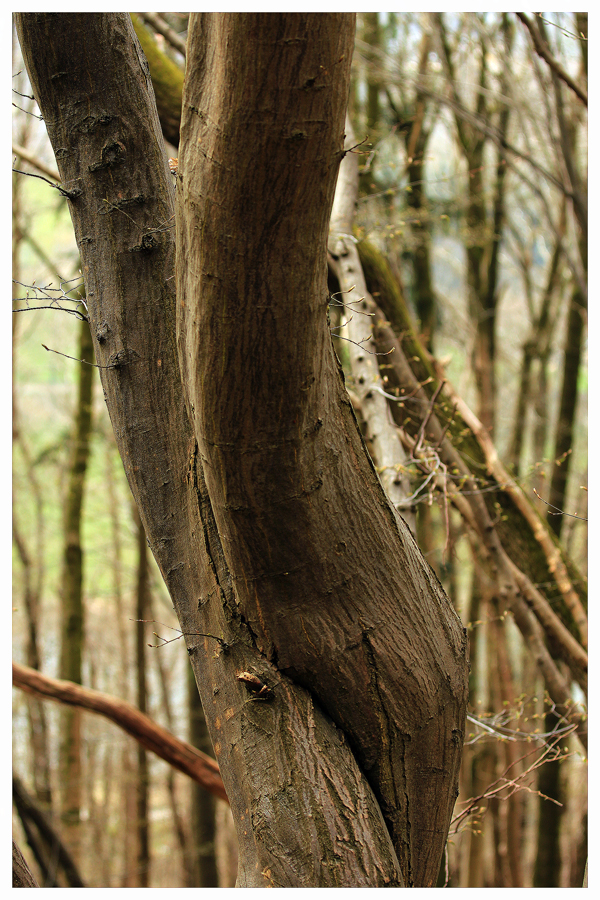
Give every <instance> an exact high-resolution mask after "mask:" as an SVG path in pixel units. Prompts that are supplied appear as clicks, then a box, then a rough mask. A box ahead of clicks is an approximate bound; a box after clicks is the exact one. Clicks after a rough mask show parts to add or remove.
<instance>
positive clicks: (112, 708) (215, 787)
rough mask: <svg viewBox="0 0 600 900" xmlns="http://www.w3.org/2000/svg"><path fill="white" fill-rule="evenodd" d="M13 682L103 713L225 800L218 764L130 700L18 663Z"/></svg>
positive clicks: (35, 691) (52, 697)
mask: <svg viewBox="0 0 600 900" xmlns="http://www.w3.org/2000/svg"><path fill="white" fill-rule="evenodd" d="M13 685H14V686H15V687H18V688H21V690H23V691H25V692H26V693H28V694H34V695H37V696H39V697H45V698H47V699H48V700H55V701H57V702H59V703H66V704H67V705H69V706H76V707H79V708H80V709H86V710H88V711H89V712H95V713H98V714H99V715H101V716H105V717H106V718H107V719H110V720H111V722H114V723H115V724H116V725H118V726H119V728H122V729H123V731H126V732H127V734H130V735H131V736H132V737H133V738H135V740H136V741H138V742H139V743H140V744H142V746H144V747H146V749H147V750H151V751H152V752H153V753H156V755H157V756H160V758H161V759H164V760H165V761H166V762H168V763H169V765H171V766H173V767H174V768H176V769H179V771H180V772H183V773H184V774H185V775H188V776H189V777H190V778H192V779H193V780H194V781H196V782H197V783H198V784H200V785H202V787H203V788H206V790H207V791H210V793H211V794H214V795H215V796H216V797H219V799H221V800H224V801H225V802H226V803H228V802H229V801H228V798H227V794H226V793H225V788H224V787H223V782H222V781H221V776H220V774H219V766H218V764H217V763H216V762H215V760H214V759H211V758H210V756H207V755H206V754H205V753H202V752H201V751H200V750H196V748H195V747H192V746H191V744H188V743H187V742H186V741H182V740H180V739H179V738H176V737H175V736H174V735H172V734H171V733H170V732H169V731H167V729H166V728H163V727H162V725H159V724H158V723H157V722H153V721H152V719H151V718H150V717H149V716H146V715H144V714H143V713H141V712H140V711H139V709H137V708H136V707H135V706H133V705H132V704H131V703H127V702H126V701H125V700H121V699H119V698H118V697H111V696H110V695H109V694H103V693H101V692H100V691H94V690H92V689H91V688H85V687H82V686H81V685H79V684H74V683H73V682H71V681H59V680H58V679H56V678H50V677H49V676H48V675H42V673H41V672H37V671H36V670H35V669H30V668H29V667H28V666H21V665H19V664H18V663H13Z"/></svg>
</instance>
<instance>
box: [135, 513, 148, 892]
mask: <svg viewBox="0 0 600 900" xmlns="http://www.w3.org/2000/svg"><path fill="white" fill-rule="evenodd" d="M134 520H135V526H136V531H137V551H138V566H137V586H136V587H137V590H136V604H135V618H136V647H135V671H136V687H137V690H136V695H137V705H138V709H139V711H140V712H141V713H142V715H145V714H146V709H147V706H146V696H147V687H146V623H145V619H146V617H147V614H148V610H149V609H150V597H149V579H148V545H147V543H146V532H145V531H144V526H143V525H142V523H141V521H140V517H139V515H138V511H137V509H136V510H135V511H134ZM137 770H138V773H137V775H138V777H137V823H136V824H137V827H136V831H137V871H138V879H139V881H138V886H139V887H149V886H150V817H149V808H148V807H149V799H150V771H149V766H148V756H147V754H146V751H145V749H144V747H143V745H142V744H138V747H137Z"/></svg>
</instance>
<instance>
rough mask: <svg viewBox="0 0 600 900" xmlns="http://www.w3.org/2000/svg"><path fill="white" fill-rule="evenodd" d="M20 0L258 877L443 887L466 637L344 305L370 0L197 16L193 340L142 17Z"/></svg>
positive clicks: (140, 473)
mask: <svg viewBox="0 0 600 900" xmlns="http://www.w3.org/2000/svg"><path fill="white" fill-rule="evenodd" d="M16 18H17V27H18V30H19V37H20V40H21V44H22V47H23V54H24V57H25V59H26V64H27V67H28V70H29V73H30V78H31V81H32V85H33V89H34V92H35V95H36V98H37V99H38V101H39V103H40V106H41V109H42V111H43V113H44V117H45V119H46V123H47V127H48V132H49V134H50V138H51V140H52V143H53V146H54V148H55V152H56V155H57V157H58V163H59V166H60V168H61V178H62V182H63V185H64V186H65V187H66V188H67V189H68V190H70V192H71V212H72V217H73V221H74V224H75V230H76V235H77V239H78V243H79V245H80V247H81V253H82V263H83V271H84V273H85V276H86V282H87V289H88V290H87V296H88V305H89V310H90V320H91V326H92V333H93V334H94V335H95V338H96V353H97V358H98V360H99V362H100V363H101V364H102V365H103V366H107V368H104V369H102V370H101V374H102V380H103V386H104V391H105V396H106V400H107V404H108V408H109V412H110V415H111V419H112V423H113V427H114V430H115V435H116V439H117V442H118V445H119V449H120V452H121V456H122V458H123V461H124V464H125V469H126V472H127V475H128V478H129V481H130V485H131V487H132V491H133V493H134V496H135V499H136V502H137V504H138V508H139V510H140V514H141V517H142V521H143V523H144V527H145V530H146V534H147V536H148V540H149V543H150V546H151V549H152V551H153V553H154V555H155V557H156V559H157V561H158V564H159V566H160V568H161V571H162V574H163V577H164V578H165V582H166V584H167V586H168V588H169V590H170V593H171V597H172V598H173V602H174V605H175V608H176V610H177V613H178V615H179V619H180V622H181V625H182V630H183V631H184V632H185V633H186V637H187V643H188V652H189V654H190V658H191V662H192V666H193V668H194V672H195V675H196V681H197V684H198V687H199V691H200V695H201V698H202V702H203V706H204V709H205V713H206V717H207V722H208V725H209V729H210V732H211V738H212V741H213V746H214V748H215V753H216V754H217V758H218V760H219V764H220V768H221V772H222V775H223V780H224V783H225V786H226V789H227V793H228V795H229V797H230V799H231V806H232V811H233V814H234V819H235V821H236V827H237V833H238V841H239V847H240V863H239V876H238V885H240V886H244V887H264V886H271V885H272V886H290V887H291V886H321V887H327V886H345V887H349V886H353V887H361V886H363V887H377V886H394V885H401V884H403V883H406V884H415V885H426V884H433V883H435V879H436V876H437V871H438V868H439V863H440V858H441V853H442V850H443V847H444V844H445V840H446V834H447V829H448V824H449V819H450V813H451V810H452V807H453V804H454V799H455V788H456V783H457V773H458V766H459V763H460V755H461V747H462V740H463V734H464V718H465V711H466V682H467V660H466V637H465V635H464V632H463V630H462V628H461V626H460V623H459V621H458V619H457V617H456V616H455V614H454V612H453V610H452V608H451V606H450V604H449V602H448V600H447V598H446V597H445V595H444V593H443V591H442V589H441V587H440V586H439V584H438V582H437V580H436V579H435V576H434V575H433V573H432V572H431V570H430V569H429V567H428V566H427V564H426V563H425V562H424V560H423V558H422V556H421V555H420V553H419V551H418V549H417V547H416V545H415V544H414V541H413V540H412V538H411V536H410V534H409V533H408V529H407V528H406V526H404V525H403V523H402V522H401V520H400V519H399V517H398V516H397V515H396V514H395V511H394V510H393V509H392V508H391V507H390V505H389V503H388V501H387V500H386V498H385V494H384V492H383V489H382V487H381V484H380V483H379V480H378V478H377V475H376V473H375V471H374V468H373V466H372V464H371V462H370V460H369V458H368V455H367V453H366V451H365V448H364V445H363V443H362V439H361V437H360V434H359V431H358V428H357V425H356V422H355V420H354V417H353V414H352V411H351V406H350V402H349V399H348V397H347V394H346V392H345V388H344V385H343V379H342V375H341V370H340V368H339V366H338V363H337V360H336V359H335V356H334V354H333V351H332V347H331V339H330V335H329V331H328V327H327V315H326V312H327V302H328V297H327V280H326V257H325V252H326V239H327V228H328V220H329V214H330V209H331V202H332V198H333V191H334V187H335V179H336V175H337V167H338V165H339V161H340V159H341V156H342V147H343V123H344V114H345V106H346V100H347V92H348V78H349V68H350V59H351V54H352V41H353V30H354V17H353V16H352V15H346V14H341V15H330V14H327V15H324V14H268V15H264V14H263V15H254V14H245V15H243V16H240V15H236V14H210V15H197V16H193V17H192V19H191V22H190V31H189V42H188V54H187V75H186V79H187V81H186V87H185V89H184V109H183V115H182V127H181V148H180V156H179V172H180V175H179V176H178V192H179V198H178V214H177V215H178V238H177V240H178V266H177V294H178V296H177V317H178V323H177V343H176V329H175V314H176V312H175V311H176V304H175V296H174V280H173V277H172V276H173V255H174V238H173V231H172V228H171V227H170V226H171V224H172V213H173V194H172V189H171V185H170V179H171V176H170V175H169V172H168V169H167V161H166V154H165V153H164V148H163V143H162V138H161V136H160V131H159V125H158V119H157V117H156V110H155V106H154V103H153V99H152V93H151V85H150V82H149V78H148V76H147V74H146V69H145V61H144V60H143V57H142V55H141V51H140V49H139V45H138V44H137V41H136V40H135V38H134V35H133V31H132V27H131V23H130V21H129V19H128V17H126V16H124V15H121V14H105V15H97V14H73V15H71V14H60V15H56V14H38V13H29V14H17V17H16ZM65 60H68V62H65ZM74 189H75V190H74ZM177 344H178V345H179V356H178V354H177ZM179 359H181V367H180V363H179ZM244 672H250V673H251V675H253V676H255V677H257V678H259V679H260V680H261V681H262V682H263V683H264V684H265V685H266V686H267V688H268V690H267V688H266V689H265V690H264V691H263V694H262V697H256V696H255V694H253V693H252V691H251V690H250V689H249V687H248V685H249V684H251V683H250V682H248V680H247V678H246V679H241V680H240V678H239V676H240V675H241V674H242V673H244ZM263 697H264V698H266V699H263ZM253 700H255V701H256V702H253Z"/></svg>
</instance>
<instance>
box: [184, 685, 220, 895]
mask: <svg viewBox="0 0 600 900" xmlns="http://www.w3.org/2000/svg"><path fill="white" fill-rule="evenodd" d="M188 711H189V722H190V743H192V744H193V746H194V747H197V748H198V750H202V751H203V752H204V753H209V754H212V753H213V752H214V751H213V747H212V744H211V741H210V735H209V733H208V728H207V725H206V719H205V717H204V712H203V710H202V704H201V703H200V698H199V697H198V689H197V688H196V683H195V681H194V676H193V673H192V670H191V669H190V670H189V671H188ZM190 793H191V801H190V803H191V805H190V823H191V840H190V841H189V842H188V843H189V850H188V867H189V871H190V876H191V880H190V887H219V875H218V871H217V857H216V843H215V829H216V806H217V804H216V802H215V800H214V798H213V797H210V796H209V795H208V793H207V792H206V791H203V790H202V788H201V787H200V786H199V785H198V786H196V785H194V786H193V787H192V790H191V792H190Z"/></svg>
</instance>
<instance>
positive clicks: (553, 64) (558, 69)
mask: <svg viewBox="0 0 600 900" xmlns="http://www.w3.org/2000/svg"><path fill="white" fill-rule="evenodd" d="M516 15H517V16H518V18H519V19H520V20H521V22H523V24H524V25H525V26H526V27H527V29H528V31H529V34H530V35H531V40H532V41H533V46H534V47H535V52H536V53H537V54H538V56H541V57H542V59H543V60H545V62H547V63H548V65H549V66H550V68H551V69H552V71H553V72H555V73H556V74H557V75H558V77H559V78H561V79H562V80H563V81H564V83H565V84H566V85H567V86H568V87H570V88H571V90H572V91H573V93H575V94H576V95H577V96H578V97H579V99H580V100H581V102H582V103H583V104H584V105H585V106H586V107H587V105H588V95H587V93H586V92H585V91H584V90H583V88H581V87H580V86H579V85H578V84H577V82H576V81H573V79H572V78H571V76H570V75H569V73H568V72H567V71H566V70H565V69H563V67H562V66H561V64H560V63H559V61H558V60H557V59H555V58H554V57H553V56H552V54H551V53H550V51H549V50H548V48H547V47H546V45H545V44H544V42H543V40H542V37H541V35H540V33H539V31H538V29H537V27H536V25H535V23H534V22H532V21H531V20H530V19H529V18H528V17H527V16H526V15H525V13H520V12H518V13H516Z"/></svg>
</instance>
